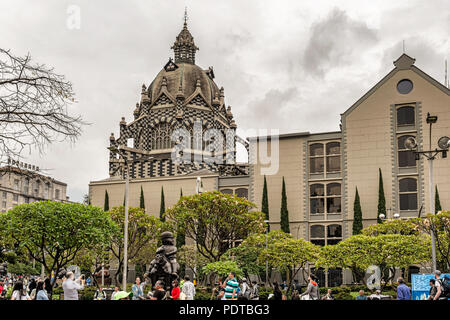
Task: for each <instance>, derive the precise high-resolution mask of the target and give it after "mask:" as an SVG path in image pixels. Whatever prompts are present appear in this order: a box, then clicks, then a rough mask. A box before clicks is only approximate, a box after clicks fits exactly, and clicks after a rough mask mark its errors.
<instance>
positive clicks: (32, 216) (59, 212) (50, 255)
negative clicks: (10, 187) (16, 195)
mask: <svg viewBox="0 0 450 320" xmlns="http://www.w3.org/2000/svg"><path fill="white" fill-rule="evenodd" d="M0 225H4V226H5V232H6V233H7V234H9V235H10V236H11V238H12V239H13V240H14V241H15V242H16V244H17V245H18V246H19V248H25V249H26V251H27V252H28V254H29V255H30V256H31V257H32V258H33V259H35V260H36V261H38V262H39V263H41V264H42V265H43V266H44V269H45V271H46V272H47V274H51V273H52V271H53V272H55V274H57V273H58V272H59V271H60V270H61V269H62V268H63V267H64V266H66V265H67V264H69V263H70V262H71V261H73V259H74V258H75V256H76V255H77V253H78V252H79V251H80V250H82V249H84V248H92V247H96V246H97V245H98V244H99V243H102V244H107V245H108V244H109V243H111V241H112V238H113V237H114V236H115V235H117V231H118V228H117V226H116V225H115V223H114V222H113V221H112V220H111V219H110V218H109V216H108V214H107V213H106V212H104V211H103V210H101V209H100V208H98V207H93V206H90V205H89V206H86V205H83V204H80V203H61V202H54V201H41V202H34V203H30V204H21V205H18V206H16V207H15V208H13V209H12V210H10V211H8V212H7V213H5V214H1V215H0ZM54 281H55V279H54V280H53V282H54Z"/></svg>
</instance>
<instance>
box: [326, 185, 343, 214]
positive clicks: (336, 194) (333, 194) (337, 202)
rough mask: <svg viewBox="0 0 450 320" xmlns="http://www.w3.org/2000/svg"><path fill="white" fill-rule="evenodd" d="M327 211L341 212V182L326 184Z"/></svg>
mask: <svg viewBox="0 0 450 320" xmlns="http://www.w3.org/2000/svg"><path fill="white" fill-rule="evenodd" d="M327 213H341V184H340V183H329V184H327Z"/></svg>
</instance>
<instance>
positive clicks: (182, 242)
mask: <svg viewBox="0 0 450 320" xmlns="http://www.w3.org/2000/svg"><path fill="white" fill-rule="evenodd" d="M185 244H186V236H185V234H184V232H183V231H181V228H180V226H177V248H178V249H180V248H181V247H182V246H184V245H185Z"/></svg>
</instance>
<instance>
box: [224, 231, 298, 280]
mask: <svg viewBox="0 0 450 320" xmlns="http://www.w3.org/2000/svg"><path fill="white" fill-rule="evenodd" d="M283 239H292V236H291V234H289V233H284V232H283V231H281V230H272V231H270V232H269V233H267V234H265V233H263V234H252V235H250V236H249V237H248V238H247V239H245V240H244V241H243V242H242V243H241V244H240V245H239V246H237V247H235V248H231V249H229V250H228V251H227V252H226V254H225V255H226V257H227V259H229V260H234V261H236V263H237V264H238V266H239V268H241V269H242V271H243V272H244V274H245V276H246V277H247V278H248V277H249V276H250V275H251V274H256V275H259V276H260V277H261V276H262V275H264V274H265V269H266V260H265V259H264V260H260V256H261V252H262V250H264V249H265V248H266V242H267V244H268V243H274V242H276V241H280V240H283ZM272 268H273V266H269V270H272ZM266 282H267V279H266Z"/></svg>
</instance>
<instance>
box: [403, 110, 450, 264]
mask: <svg viewBox="0 0 450 320" xmlns="http://www.w3.org/2000/svg"><path fill="white" fill-rule="evenodd" d="M437 119H438V117H437V116H431V115H430V113H428V114H427V119H426V121H427V123H428V124H429V125H430V131H429V150H425V151H424V150H418V148H417V146H418V145H417V141H416V139H415V138H413V137H409V138H408V139H406V140H405V147H406V148H407V149H409V150H412V151H414V154H415V157H416V160H420V155H423V156H424V157H425V158H427V160H428V188H429V189H428V190H429V194H430V199H429V204H430V211H431V213H432V214H435V212H434V211H435V207H434V188H433V187H434V182H433V160H435V159H436V156H437V155H438V154H439V153H442V158H447V152H448V149H449V147H450V138H449V137H445V136H444V137H441V138H440V139H439V141H438V146H439V148H440V149H437V148H436V149H434V150H432V145H431V130H432V126H433V124H434V123H436V122H437ZM431 255H432V260H433V271H434V270H436V239H435V236H434V231H433V230H432V232H431Z"/></svg>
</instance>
